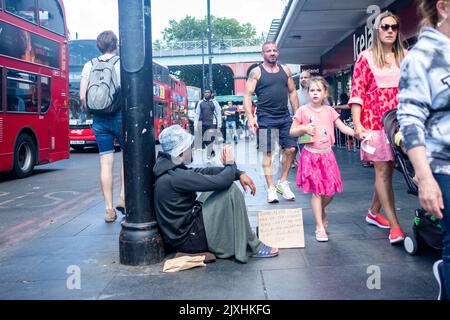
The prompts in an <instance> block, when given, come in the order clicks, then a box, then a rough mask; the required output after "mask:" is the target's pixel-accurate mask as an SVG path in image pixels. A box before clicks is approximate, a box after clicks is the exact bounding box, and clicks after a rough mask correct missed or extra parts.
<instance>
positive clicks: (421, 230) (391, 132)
mask: <svg viewBox="0 0 450 320" xmlns="http://www.w3.org/2000/svg"><path fill="white" fill-rule="evenodd" d="M382 121H383V126H384V130H385V132H386V136H387V139H388V141H389V143H390V144H391V146H392V149H393V151H394V156H395V163H396V168H397V169H398V170H399V171H400V172H401V173H402V175H403V177H404V178H405V181H406V185H407V186H408V193H409V194H412V195H415V196H417V195H418V186H417V184H416V182H415V181H414V179H413V178H414V176H415V173H414V168H413V166H412V164H411V162H410V161H409V159H408V156H407V155H406V154H405V152H404V151H403V150H402V143H401V141H399V140H400V139H398V138H399V136H398V135H400V133H399V130H400V128H399V124H398V121H397V110H396V109H393V110H390V111H388V112H386V113H385V114H384V116H383V120H382ZM396 135H397V139H396ZM442 240H443V234H442V230H441V226H440V224H439V220H438V219H436V218H435V217H434V216H432V215H430V214H428V213H427V212H426V211H425V210H423V209H417V210H416V211H415V217H414V222H413V226H412V234H407V235H406V236H405V241H404V247H405V250H406V252H408V253H409V254H411V255H415V254H417V253H418V251H419V250H420V249H422V248H423V247H424V245H428V246H430V247H432V248H434V249H436V250H442V247H443V245H442Z"/></svg>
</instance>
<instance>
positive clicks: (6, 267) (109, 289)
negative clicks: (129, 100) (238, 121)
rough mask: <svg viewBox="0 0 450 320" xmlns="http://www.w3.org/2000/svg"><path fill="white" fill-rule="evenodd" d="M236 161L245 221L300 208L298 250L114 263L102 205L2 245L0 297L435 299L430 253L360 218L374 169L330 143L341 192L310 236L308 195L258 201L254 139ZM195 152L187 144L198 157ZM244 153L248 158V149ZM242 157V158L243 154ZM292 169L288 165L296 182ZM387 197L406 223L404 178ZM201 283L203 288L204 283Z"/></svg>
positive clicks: (111, 229)
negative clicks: (374, 282) (169, 267)
mask: <svg viewBox="0 0 450 320" xmlns="http://www.w3.org/2000/svg"><path fill="white" fill-rule="evenodd" d="M237 148H238V149H237V154H238V162H239V163H240V164H239V168H240V169H243V170H245V171H246V172H247V173H249V174H250V176H252V178H254V180H255V183H256V186H257V195H256V197H252V196H250V195H246V200H247V205H248V210H249V216H250V222H251V224H252V226H253V227H256V225H257V212H258V210H262V209H272V208H273V209H275V208H297V207H301V208H303V215H304V217H303V218H304V227H305V242H306V247H305V248H304V249H289V250H281V251H280V255H279V257H277V258H271V259H250V261H249V263H247V264H239V263H236V262H234V261H232V260H217V262H216V263H212V264H208V265H207V267H204V268H196V269H192V270H187V271H182V272H178V273H172V274H165V273H163V272H162V266H163V263H159V264H155V265H151V266H146V267H129V266H123V265H121V264H120V263H119V233H120V229H121V228H120V222H119V220H120V219H119V220H117V221H116V222H115V223H113V224H106V223H104V222H103V220H102V219H103V211H104V209H103V204H102V203H98V204H97V205H95V206H93V207H91V208H90V209H89V210H88V211H86V212H84V213H81V214H80V215H78V216H77V217H76V218H74V219H72V220H71V221H69V222H67V223H65V224H64V225H62V226H60V227H59V228H57V229H55V230H51V232H48V233H46V234H45V235H42V236H40V237H39V238H35V239H33V240H31V241H28V242H26V243H24V244H23V245H21V246H20V247H18V248H17V249H14V250H11V252H9V253H8V255H6V256H3V257H1V258H0V259H1V260H0V270H1V272H0V299H171V300H172V299H182V300H191V299H194V300H197V299H199V300H202V299H207V300H210V299H213V300H215V299H217V300H228V299H251V300H253V299H257V300H264V299H269V300H273V299H275V300H278V299H282V300H288V299H289V300H293V299H435V298H436V297H437V290H438V288H437V284H436V282H435V280H434V277H433V274H432V270H431V267H432V264H433V262H434V261H435V260H436V259H438V258H439V254H438V253H437V252H433V251H432V250H427V251H425V252H422V253H420V255H418V256H415V257H413V256H410V255H408V254H407V253H406V252H405V251H404V249H403V246H392V245H390V244H389V241H388V239H387V237H388V231H387V230H382V229H378V228H376V227H373V226H369V225H367V224H366V222H365V220H364V216H365V213H366V211H367V206H368V205H369V203H370V199H371V196H372V193H371V192H372V187H373V169H371V168H363V167H362V166H361V165H360V162H359V160H358V155H357V154H356V153H354V152H348V151H347V150H343V149H338V150H336V156H337V159H338V163H339V165H340V168H341V173H342V177H343V181H344V193H342V194H339V195H337V196H336V197H335V200H334V201H333V202H332V204H331V205H330V207H329V209H328V210H327V211H328V216H329V221H330V226H329V237H330V241H329V242H327V243H318V242H316V240H315V238H314V229H315V225H314V219H313V217H312V212H311V205H310V197H309V196H308V195H303V194H302V193H301V192H300V191H299V190H298V189H296V190H295V191H294V192H295V194H296V197H297V198H296V200H295V202H288V201H285V200H283V199H281V198H280V203H279V204H276V205H270V204H268V203H267V202H266V193H265V191H264V178H263V176H261V175H260V171H261V170H260V166H259V165H257V164H256V151H255V149H254V144H253V142H252V144H250V146H247V147H246V146H245V145H244V143H243V140H241V141H240V144H238V146H237ZM199 154H200V152H199V151H196V156H197V159H198V156H199ZM247 155H248V156H247ZM246 157H247V159H246V163H243V162H244V160H245V158H246ZM295 174H296V169H295V170H292V171H291V173H290V181H291V182H292V184H291V186H292V188H293V189H294V188H295V183H294V181H295ZM394 187H395V194H396V201H397V202H396V205H397V208H399V211H398V216H399V219H400V222H401V225H402V226H403V228H404V229H405V231H409V230H410V228H411V225H412V220H413V212H414V209H415V208H416V207H417V205H418V199H417V198H416V197H414V196H410V195H407V194H406V185H405V183H404V181H403V178H402V176H401V175H400V174H399V173H396V175H395V184H394ZM70 266H78V267H79V268H80V271H81V289H79V290H76V289H75V290H69V289H67V285H66V283H67V279H68V277H69V274H67V273H66V271H67V269H68V268H69V267H70ZM369 266H377V267H379V268H380V269H379V270H380V272H381V289H380V290H376V289H375V290H370V289H368V287H367V280H368V278H369V276H370V275H371V274H368V273H367V270H368V267H369ZM205 289H206V290H205Z"/></svg>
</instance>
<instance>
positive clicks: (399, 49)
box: [372, 11, 405, 68]
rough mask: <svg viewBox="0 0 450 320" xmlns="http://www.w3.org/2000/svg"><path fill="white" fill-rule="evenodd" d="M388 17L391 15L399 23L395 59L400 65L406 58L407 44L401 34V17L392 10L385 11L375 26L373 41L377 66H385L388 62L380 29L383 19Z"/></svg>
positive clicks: (373, 51) (394, 46) (394, 47)
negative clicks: (405, 44) (404, 43)
mask: <svg viewBox="0 0 450 320" xmlns="http://www.w3.org/2000/svg"><path fill="white" fill-rule="evenodd" d="M387 17H391V18H393V19H395V21H396V22H397V24H398V25H399V28H398V32H397V38H396V39H395V42H394V45H393V47H392V48H393V49H394V55H395V61H396V62H397V65H398V66H400V64H401V63H402V61H403V59H404V58H405V46H404V45H403V39H402V35H401V34H400V19H399V18H398V17H397V16H396V15H395V14H393V13H392V12H390V11H385V12H383V13H381V14H380V15H379V16H378V17H377V19H376V21H375V26H374V29H375V30H374V33H373V41H372V53H373V57H374V60H375V63H376V64H377V66H378V67H379V68H383V67H384V65H385V64H386V57H385V54H384V51H383V44H382V43H381V39H380V36H379V32H380V31H379V30H378V29H379V28H380V25H381V22H382V21H383V19H385V18H387Z"/></svg>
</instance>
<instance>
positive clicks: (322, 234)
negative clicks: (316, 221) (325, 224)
mask: <svg viewBox="0 0 450 320" xmlns="http://www.w3.org/2000/svg"><path fill="white" fill-rule="evenodd" d="M316 240H317V241H319V242H327V241H328V235H327V232H326V231H325V229H323V230H316Z"/></svg>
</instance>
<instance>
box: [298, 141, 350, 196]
mask: <svg viewBox="0 0 450 320" xmlns="http://www.w3.org/2000/svg"><path fill="white" fill-rule="evenodd" d="M298 162H299V165H298V171H297V186H298V187H299V188H302V190H303V193H313V194H316V195H320V196H332V195H334V194H335V193H336V192H342V191H343V188H342V179H341V173H340V171H339V167H338V165H337V162H336V158H335V156H334V152H333V150H332V149H330V150H329V151H328V152H325V153H318V152H313V151H310V150H308V148H307V147H306V146H305V147H304V148H303V149H302V152H301V154H300V157H299V161H298Z"/></svg>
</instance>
